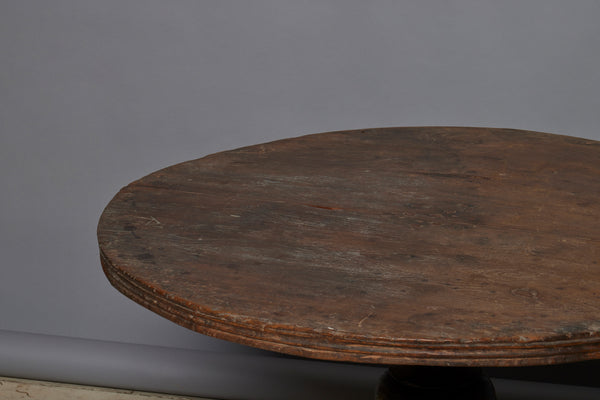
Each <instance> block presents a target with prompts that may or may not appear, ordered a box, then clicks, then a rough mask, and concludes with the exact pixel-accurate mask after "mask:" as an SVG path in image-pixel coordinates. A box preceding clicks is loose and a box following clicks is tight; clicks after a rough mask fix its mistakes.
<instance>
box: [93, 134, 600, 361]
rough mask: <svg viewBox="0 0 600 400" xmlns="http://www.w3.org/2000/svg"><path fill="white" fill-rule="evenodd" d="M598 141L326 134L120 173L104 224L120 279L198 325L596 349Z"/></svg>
mask: <svg viewBox="0 0 600 400" xmlns="http://www.w3.org/2000/svg"><path fill="white" fill-rule="evenodd" d="M599 196H600V142H596V141H592V140H586V139H579V138H574V137H569V136H560V135H552V134H546V133H538V132H529V131H519V130H510V129H491V128H459V127H418V128H380V129H369V130H359V131H344V132H331V133H323V134H316V135H308V136H303V137H299V138H293V139H286V140H280V141H276V142H272V143H266V144H261V145H256V146H250V147H245V148H241V149H237V150H232V151H227V152H222V153H217V154H213V155H210V156H207V157H204V158H201V159H198V160H193V161H188V162H184V163H181V164H178V165H174V166H171V167H168V168H165V169H162V170H160V171H157V172H155V173H153V174H150V175H148V176H146V177H144V178H142V179H140V180H138V181H135V182H133V183H131V184H130V185H128V186H126V187H125V188H123V189H122V190H121V191H120V192H119V193H118V194H117V195H116V196H115V197H114V199H113V200H112V201H111V202H110V204H109V205H108V206H107V207H106V209H105V210H104V213H103V214H102V217H101V219H100V222H99V225H98V239H99V245H100V256H101V261H102V265H103V268H104V271H105V273H106V275H107V277H108V278H109V280H110V281H111V283H112V284H113V285H114V286H115V287H116V288H117V289H118V290H120V291H121V292H123V293H124V294H125V295H127V296H129V297H130V298H132V299H133V300H135V301H136V302H138V303H140V304H142V305H143V306H145V307H147V308H149V309H151V310H153V311H155V312H157V313H159V314H160V315H162V316H164V317H166V318H169V319H170V320H172V321H174V322H176V323H178V324H180V325H182V326H185V327H188V328H190V329H193V330H195V331H198V332H200V333H203V334H206V335H210V336H214V337H218V338H222V339H225V340H230V341H233V342H238V343H243V344H247V345H251V346H255V347H259V348H263V349H267V350H273V351H278V352H283V353H288V354H292V355H299V356H304V357H311V358H318V359H327V360H339V361H351V362H360V363H377V364H413V365H442V366H443V365H448V366H466V365H469V366H515V365H542V364H555V363H562V362H571V361H581V360H585V359H592V358H600V301H599V300H600V265H599V263H600V223H599V221H600V203H599V202H598V199H599Z"/></svg>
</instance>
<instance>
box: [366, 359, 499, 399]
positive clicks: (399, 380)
mask: <svg viewBox="0 0 600 400" xmlns="http://www.w3.org/2000/svg"><path fill="white" fill-rule="evenodd" d="M416 399H419V400H459V399H460V400H496V393H495V390H494V386H493V384H492V382H491V381H490V379H489V378H488V377H487V376H485V374H484V373H483V371H482V369H481V368H467V367H425V366H394V367H390V368H389V369H388V370H387V371H386V373H385V374H384V375H383V376H382V377H381V380H380V382H379V386H378V388H377V395H376V400H416Z"/></svg>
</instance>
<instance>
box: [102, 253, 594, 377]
mask: <svg viewBox="0 0 600 400" xmlns="http://www.w3.org/2000/svg"><path fill="white" fill-rule="evenodd" d="M100 260H101V263H102V268H103V270H104V273H105V274H106V276H107V278H108V280H109V281H110V283H111V284H112V285H113V286H114V287H115V288H116V289H117V290H119V291H120V292H121V293H123V294H124V295H125V296H127V297H129V298H130V299H132V300H133V301H135V302H137V303H138V304H140V305H142V306H143V307H145V308H147V309H149V310H151V311H153V312H155V313H157V314H159V315H161V316H163V317H165V318H167V319H169V320H171V321H173V322H175V323H177V324H179V325H181V326H184V327H186V328H188V329H192V330H194V331H196V332H199V333H202V334H204V335H207V336H212V337H215V338H218V339H224V340H227V341H231V342H235V343H239V344H244V345H248V346H252V347H257V348H260V349H264V350H270V351H276V352H280V353H285V354H289V355H294V356H300V357H308V358H314V359H320V360H328V361H344V362H356V363H364V364H380V365H381V364H385V365H402V364H410V365H434V366H478V367H511V366H535V365H550V364H561V363H568V362H576V361H585V360H592V359H598V358H600V337H597V336H590V337H579V338H569V337H566V336H563V337H557V338H548V340H541V341H540V340H537V341H522V342H514V341H511V342H502V341H493V342H492V341H489V342H485V341H478V342H472V343H461V342H457V341H431V340H402V339H399V340H394V341H392V340H385V339H384V338H368V337H359V336H356V335H354V336H352V335H348V334H347V333H343V332H341V333H336V332H316V331H312V330H309V329H301V328H298V327H285V326H269V325H266V324H261V323H260V322H259V321H248V320H244V321H241V322H240V321H235V320H232V319H231V318H229V319H227V318H224V317H221V316H219V315H217V314H216V313H211V312H210V310H200V309H192V308H190V307H189V306H187V305H185V304H184V302H183V301H182V300H180V299H177V298H171V299H167V297H166V294H164V293H159V292H158V291H157V290H156V289H155V288H152V287H149V286H147V285H144V284H143V283H142V282H140V281H138V280H136V279H135V278H134V277H132V276H130V275H128V274H127V273H126V272H124V271H123V270H121V269H120V268H118V267H116V266H114V265H112V263H111V262H110V260H109V259H108V258H107V257H106V256H105V255H104V253H103V252H102V249H101V248H100ZM323 336H326V337H327V339H328V340H327V341H324V340H323Z"/></svg>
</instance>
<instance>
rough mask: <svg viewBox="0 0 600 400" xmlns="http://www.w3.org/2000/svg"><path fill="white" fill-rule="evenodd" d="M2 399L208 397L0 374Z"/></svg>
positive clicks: (163, 399) (181, 399) (179, 399)
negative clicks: (47, 380)
mask: <svg viewBox="0 0 600 400" xmlns="http://www.w3.org/2000/svg"><path fill="white" fill-rule="evenodd" d="M0 399H2V400H21V399H26V400H210V399H204V398H200V397H189V396H174V395H168V394H160V393H148V392H135V391H132V390H118V389H107V388H100V387H93V386H81V385H70V384H65V383H55V382H43V381H32V380H26V379H16V378H4V377H0Z"/></svg>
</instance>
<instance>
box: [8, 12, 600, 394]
mask: <svg viewBox="0 0 600 400" xmlns="http://www.w3.org/2000/svg"><path fill="white" fill-rule="evenodd" d="M598 20H600V2H598V1H577V2H566V1H550V0H536V1H496V2H492V1H481V0H477V1H475V0H473V1H407V2H400V1H370V2H369V1H301V0H294V1H291V0H290V1H288V0H278V1H277V0H273V1H264V0H255V1H237V2H232V1H191V0H170V1H167V0H160V1H159V0H103V1H97V0H96V1H90V0H54V1H48V0H1V1H0V57H1V58H0V61H1V62H0V170H1V171H2V173H1V175H0V188H1V190H0V249H1V253H0V254H1V255H2V257H1V261H0V330H1V331H4V333H5V336H6V335H8V336H6V337H7V338H8V337H10V338H12V339H11V340H13V339H14V340H16V341H13V342H11V341H10V340H8V339H7V341H4V343H5V344H4V346H5V347H6V343H8V342H10V343H12V344H11V346H13V345H15V346H16V343H21V348H19V350H18V351H17V353H15V354H21V355H22V357H34V355H32V354H31V350H30V349H31V348H32V345H31V343H34V342H35V340H34V339H32V336H23V338H24V339H23V340H22V341H19V340H18V339H15V336H14V335H15V332H17V333H23V334H24V333H28V334H39V335H54V336H55V337H63V338H74V339H73V340H89V343H90V347H89V349H93V348H95V347H94V345H93V343H96V345H97V344H98V343H101V342H99V341H105V342H118V343H121V344H126V343H130V344H132V345H135V346H141V345H147V346H149V347H148V348H147V351H148V352H151V351H150V350H149V349H151V348H156V346H162V347H169V348H179V349H189V350H192V351H195V352H198V354H208V353H209V352H210V354H213V352H219V353H223V354H227V355H228V356H229V357H233V358H235V357H237V356H239V357H249V358H252V357H263V358H265V359H269V358H273V357H269V355H268V353H263V352H259V351H256V350H252V349H248V348H245V347H243V346H237V345H233V344H229V343H225V342H222V341H219V340H216V339H210V338H207V337H204V336H201V335H198V334H195V333H193V332H188V331H187V330H185V329H183V328H180V327H178V326H176V325H174V324H172V323H170V322H168V321H166V320H163V319H161V318H159V317H157V316H155V315H153V314H152V313H150V312H149V311H146V310H145V309H143V308H141V307H139V306H137V305H136V304H134V303H132V302H131V301H129V300H127V299H126V298H125V297H123V296H122V295H120V294H119V293H118V292H116V291H115V290H114V289H112V288H111V287H110V286H109V284H108V283H107V281H106V279H105V278H104V276H103V274H102V272H101V269H100V265H99V261H98V251H97V246H96V238H95V228H96V223H97V220H98V217H99V215H100V213H101V211H102V208H103V207H104V205H105V204H106V203H107V202H108V201H109V200H110V198H111V197H112V196H113V195H114V194H115V193H116V191H117V190H118V189H119V188H120V187H122V186H124V185H126V184H127V183H129V182H130V181H132V180H134V179H136V178H138V177H141V176H142V175H144V174H147V173H150V172H152V171H154V170H157V169H159V168H162V167H164V166H167V165H169V164H172V163H175V162H179V161H183V160H188V159H193V158H197V157H200V156H203V155H206V154H209V153H213V152H216V151H219V150H225V149H230V148H235V147H240V146H243V145H248V144H254V143H259V142H264V141H268V140H274V139H279V138H285V137H292V136H298V135H302V134H306V133H314V132H322V131H329V130H341V129H353V128H364V127H377V126H406V125H474V126H494V127H507V128H521V129H529V130H538V131H546V132H554V133H563V134H569V135H573V136H580V137H586V138H591V139H600V130H599V129H598V126H600V113H599V110H600V96H599V93H600V68H599V65H600V24H599V23H598ZM48 337H50V336H40V338H42V339H40V340H41V341H43V340H46V339H47V338H48ZM43 338H46V339H43ZM57 340H58V342H61V340H62V339H60V340H59V339H57ZM2 342H3V341H0V346H2ZM58 342H57V343H58ZM27 343H30V344H29V345H27ZM40 343H41V342H40ZM61 343H62V342H61ZM77 343H80V342H77ZM81 343H83V342H81ZM102 343H104V342H102ZM34 347H35V346H34ZM100 347H102V346H100ZM11 348H14V346H13V347H11ZM13 353H14V352H13ZM13 353H11V354H12V355H11V357H13V356H14V357H17V356H16V355H15V354H13ZM0 354H8V353H2V352H1V351H0ZM82 354H83V353H82ZM86 354H87V353H86ZM7 357H8V356H7ZM56 357H58V355H56ZM74 357H75V358H77V353H75V356H74ZM157 357H158V356H157ZM199 357H200V358H201V356H199ZM81 358H82V359H83V358H85V359H86V365H87V367H86V368H93V365H92V364H93V360H94V357H92V356H89V354H87V355H86V356H85V357H84V356H83V355H82V356H81ZM233 358H232V359H233ZM208 359H210V357H208V358H207V360H208ZM244 359H246V358H244ZM261 359H262V358H261ZM11 360H12V359H11ZM32 360H34V358H32ZM140 362H141V361H140ZM207 362H208V361H207ZM14 363H16V361H14V360H13V361H11V363H8V362H4V363H3V361H2V360H1V359H0V364H1V365H2V368H4V370H3V371H4V372H3V373H6V374H10V371H11V370H10V366H11V365H16V364H14ZM32 363H34V364H35V362H34V361H32ZM266 363H267V361H265V365H266ZM88 364H90V365H88ZM182 365H183V364H182ZM319 365H321V364H319ZM337 367H339V366H336V367H331V368H337ZM7 368H8V370H7ZM198 368H199V370H198V371H200V372H199V374H200V375H201V374H202V371H203V370H202V368H201V367H198ZM323 368H325V369H326V368H330V367H328V364H323ZM133 369H134V368H133ZM14 371H16V369H15V370H14ZM19 371H21V372H19V373H20V374H24V373H25V372H22V370H19ZM55 372H56V371H55ZM15 373H16V372H15ZM69 376H72V375H69ZM65 379H67V378H65ZM69 379H75V378H69ZM198 379H199V382H201V381H202V377H201V376H200V377H199V378H198ZM108 383H110V382H108ZM200 387H201V385H200Z"/></svg>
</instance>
